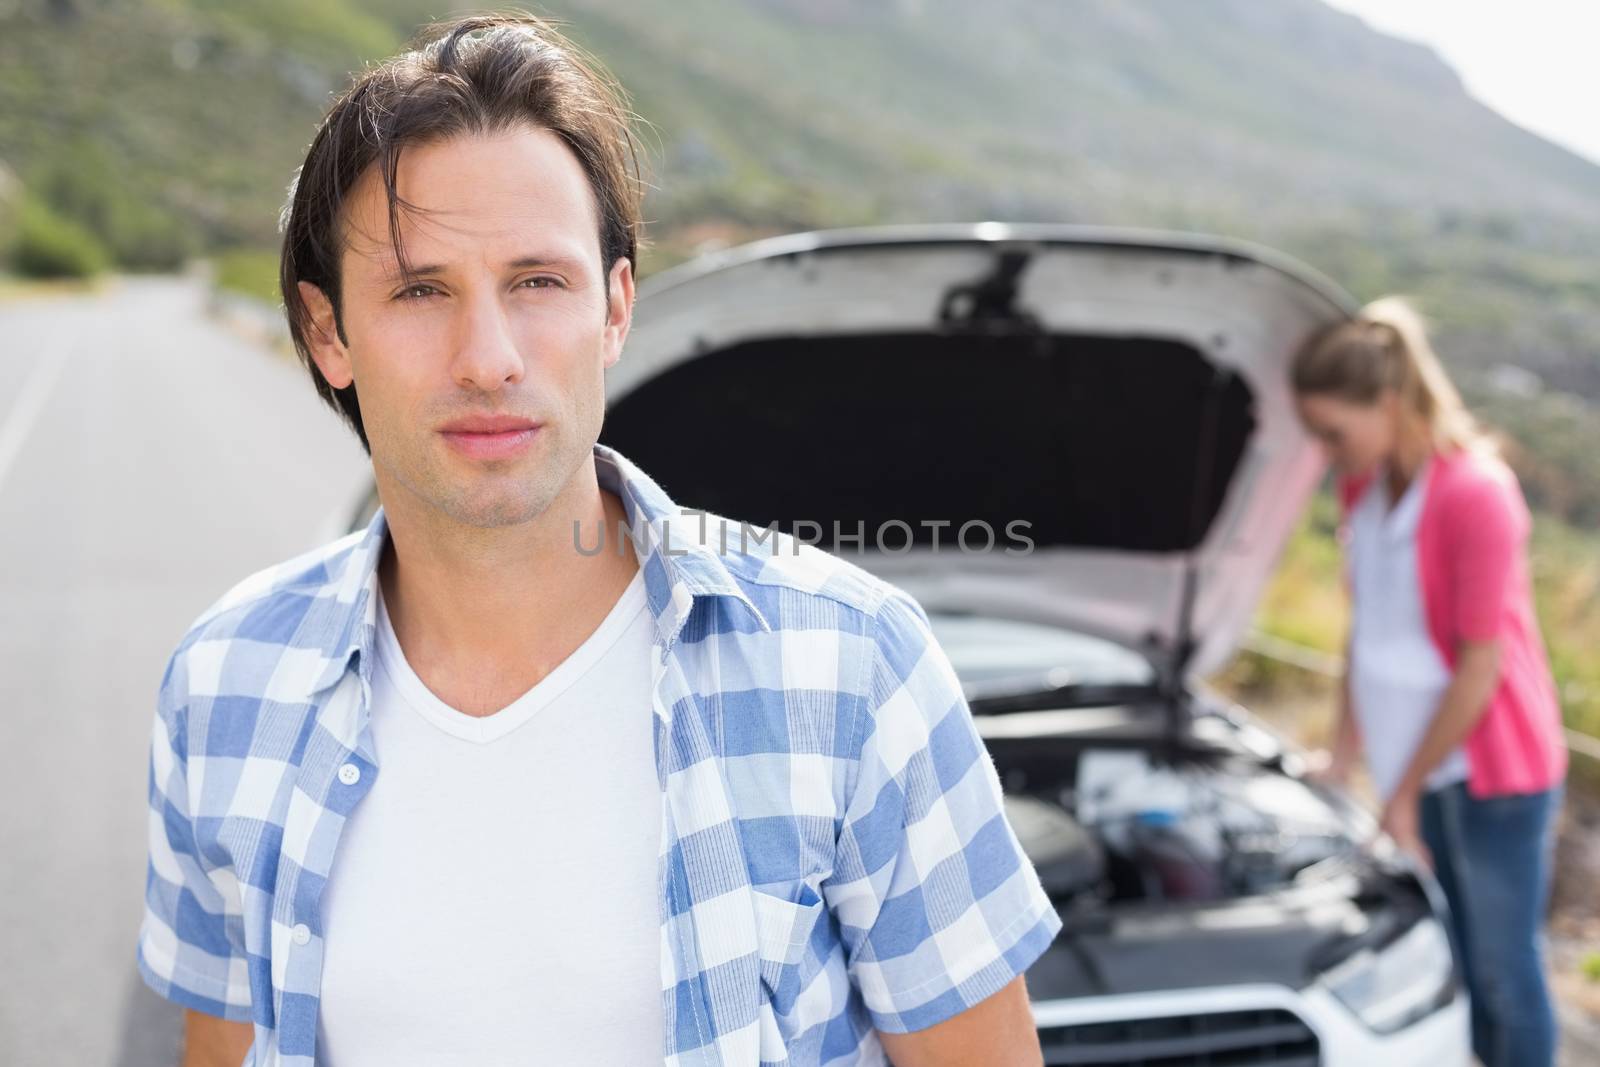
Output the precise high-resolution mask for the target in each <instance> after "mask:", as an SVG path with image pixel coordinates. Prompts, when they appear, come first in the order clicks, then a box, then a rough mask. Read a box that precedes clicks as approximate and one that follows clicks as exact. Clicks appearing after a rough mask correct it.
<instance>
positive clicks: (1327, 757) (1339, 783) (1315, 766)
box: [1306, 748, 1355, 789]
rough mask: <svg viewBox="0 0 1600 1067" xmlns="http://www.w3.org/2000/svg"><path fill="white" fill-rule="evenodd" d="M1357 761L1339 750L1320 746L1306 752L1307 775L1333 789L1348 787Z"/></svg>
mask: <svg viewBox="0 0 1600 1067" xmlns="http://www.w3.org/2000/svg"><path fill="white" fill-rule="evenodd" d="M1354 771H1355V761H1354V760H1352V759H1350V757H1349V756H1346V755H1341V754H1340V753H1339V752H1337V751H1333V750H1330V749H1326V748H1319V749H1317V750H1316V751H1314V752H1308V753H1306V777H1307V778H1309V779H1311V780H1312V781H1313V782H1315V783H1317V784H1318V785H1323V786H1328V787H1329V788H1331V789H1347V788H1349V786H1350V775H1351V774H1352V773H1354Z"/></svg>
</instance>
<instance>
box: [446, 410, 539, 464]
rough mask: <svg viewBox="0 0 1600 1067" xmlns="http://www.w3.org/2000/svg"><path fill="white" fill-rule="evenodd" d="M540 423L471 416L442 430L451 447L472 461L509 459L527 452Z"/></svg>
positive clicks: (517, 417) (529, 420)
mask: <svg viewBox="0 0 1600 1067" xmlns="http://www.w3.org/2000/svg"><path fill="white" fill-rule="evenodd" d="M539 428H540V427H539V424H538V423H536V422H534V421H533V420H532V419H527V418H523V417H521V416H518V415H469V416H467V417H465V418H460V419H454V420H452V421H450V422H448V423H446V424H445V425H443V426H441V427H440V428H439V433H440V434H441V435H442V436H443V437H444V439H445V441H446V443H448V444H449V445H450V447H451V448H453V449H455V450H456V451H457V452H460V453H461V454H462V455H465V456H467V457H469V458H471V459H508V458H510V457H512V456H515V455H517V454H518V453H520V452H522V451H523V450H524V449H526V448H527V447H528V446H529V445H530V444H531V443H532V442H533V438H534V435H535V434H537V433H538V432H539Z"/></svg>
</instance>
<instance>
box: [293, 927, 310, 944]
mask: <svg viewBox="0 0 1600 1067" xmlns="http://www.w3.org/2000/svg"><path fill="white" fill-rule="evenodd" d="M289 936H290V937H292V938H294V943H295V944H297V945H305V944H309V943H310V941H311V927H309V926H307V925H306V924H305V923H297V924H296V925H295V928H294V929H293V930H291V931H290V932H289Z"/></svg>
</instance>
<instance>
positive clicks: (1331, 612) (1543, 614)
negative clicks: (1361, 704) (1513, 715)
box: [1222, 493, 1600, 737]
mask: <svg viewBox="0 0 1600 1067" xmlns="http://www.w3.org/2000/svg"><path fill="white" fill-rule="evenodd" d="M1336 513H1337V507H1336V504H1335V502H1334V501H1333V499H1332V498H1331V496H1330V495H1329V494H1327V493H1322V494H1319V495H1318V497H1317V498H1316V499H1315V501H1314V502H1313V504H1312V506H1311V508H1309V509H1308V511H1307V514H1306V517H1305V518H1304V519H1303V520H1302V522H1301V525H1300V527H1299V529H1298V530H1296V531H1295V534H1294V536H1293V537H1292V538H1291V539H1290V541H1289V544H1288V546H1287V547H1286V549H1285V551H1284V554H1283V558H1282V560H1281V561H1280V563H1279V566H1278V570H1277V573H1276V574H1275V576H1274V578H1273V581H1272V584H1271V586H1270V587H1269V588H1268V590H1267V593H1266V595H1265V596H1264V597H1263V598H1262V601H1261V605H1260V607H1259V609H1258V611H1257V615H1256V627H1257V628H1258V629H1260V630H1262V631H1264V632H1265V633H1268V634H1271V635H1273V636H1275V637H1281V638H1283V639H1285V640H1288V641H1294V642H1296V643H1298V644H1302V645H1307V646H1310V647H1312V648H1315V649H1318V650H1320V651H1323V652H1329V653H1333V654H1336V655H1337V654H1341V653H1342V652H1343V646H1344V635H1345V632H1346V629H1347V627H1348V625H1349V605H1348V601H1347V598H1346V594H1345V590H1344V588H1343V577H1342V573H1343V563H1342V559H1341V554H1340V550H1339V546H1338V543H1337V542H1336V541H1335V540H1334V528H1335V525H1336V521H1337V515H1336ZM1528 555H1529V564H1530V571H1531V574H1532V579H1533V592H1534V604H1535V610H1536V611H1537V613H1538V616H1539V625H1540V630H1541V631H1542V633H1543V636H1544V641H1545V646H1546V649H1547V650H1548V652H1549V656H1550V666H1551V670H1552V672H1553V673H1554V675H1555V680H1556V687H1557V690H1558V692H1559V694H1560V698H1561V705H1562V715H1563V717H1564V719H1565V721H1566V724H1567V725H1568V726H1569V727H1571V728H1572V729H1574V730H1578V731H1580V732H1582V733H1586V734H1590V735H1592V736H1597V737H1600V656H1597V655H1596V652H1595V650H1596V649H1597V648H1600V533H1597V532H1595V531H1593V530H1583V529H1579V528H1577V527H1575V526H1572V525H1569V524H1567V523H1565V522H1563V521H1561V520H1560V519H1557V518H1554V517H1552V516H1550V515H1547V514H1539V515H1536V516H1535V519H1534V528H1533V537H1532V541H1531V543H1530V545H1529V550H1528ZM1222 680H1223V681H1224V683H1225V684H1226V685H1227V686H1228V687H1229V688H1233V689H1236V690H1239V691H1249V692H1252V693H1271V694H1272V695H1274V696H1275V697H1279V698H1287V699H1291V700H1293V699H1294V698H1295V697H1296V696H1297V695H1310V694H1313V693H1323V694H1326V693H1327V692H1328V691H1330V690H1331V686H1329V684H1328V683H1327V682H1326V681H1324V680H1321V679H1317V678H1314V677H1308V676H1307V675H1306V672H1304V671H1301V670H1299V669H1297V668H1294V667H1291V666H1288V665H1285V664H1281V663H1278V662H1277V661H1275V660H1268V659H1266V658H1265V657H1262V656H1258V655H1254V654H1251V653H1248V652H1247V653H1244V654H1242V655H1241V656H1239V657H1238V658H1237V659H1236V661H1235V662H1234V663H1233V664H1231V665H1230V666H1229V667H1228V668H1227V670H1226V671H1225V672H1224V674H1223V679H1222Z"/></svg>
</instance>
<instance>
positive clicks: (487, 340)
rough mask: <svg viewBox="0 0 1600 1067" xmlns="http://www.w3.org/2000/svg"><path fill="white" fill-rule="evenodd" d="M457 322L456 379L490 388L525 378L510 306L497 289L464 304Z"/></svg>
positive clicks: (463, 382) (466, 383)
mask: <svg viewBox="0 0 1600 1067" xmlns="http://www.w3.org/2000/svg"><path fill="white" fill-rule="evenodd" d="M460 306H461V321H460V322H459V323H458V324H457V333H456V351H455V358H454V363H453V367H452V369H453V371H454V374H455V379H456V382H457V383H458V384H460V385H463V386H468V387H473V388H477V389H482V390H486V391H492V390H496V389H499V388H500V387H501V386H503V385H505V384H506V383H508V382H510V383H516V382H519V381H521V380H522V375H523V372H524V367H523V361H522V353H521V352H519V351H518V350H517V342H516V335H515V334H514V333H513V331H512V329H511V322H510V320H509V319H508V318H507V315H506V307H505V305H504V304H503V303H502V302H501V301H500V299H499V297H498V295H497V294H496V293H494V292H492V291H491V292H486V293H482V294H480V295H478V296H475V297H472V298H470V299H464V300H463V301H462V303H461V305H460Z"/></svg>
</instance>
